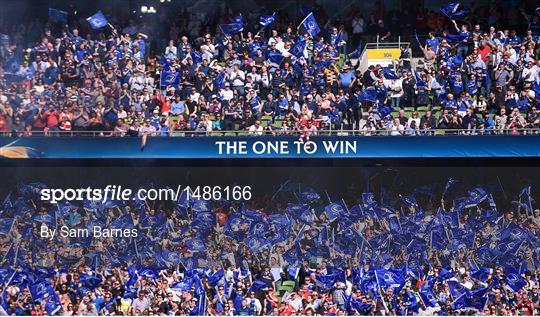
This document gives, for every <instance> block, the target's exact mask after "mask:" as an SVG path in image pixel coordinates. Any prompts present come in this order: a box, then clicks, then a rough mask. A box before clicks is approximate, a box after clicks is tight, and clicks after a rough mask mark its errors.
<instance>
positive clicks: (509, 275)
mask: <svg viewBox="0 0 540 317" xmlns="http://www.w3.org/2000/svg"><path fill="white" fill-rule="evenodd" d="M506 283H507V288H509V289H510V291H513V292H518V291H519V290H520V289H522V288H523V286H525V285H527V282H526V281H525V279H523V277H521V275H520V274H519V272H518V271H517V270H516V269H514V268H507V269H506Z"/></svg>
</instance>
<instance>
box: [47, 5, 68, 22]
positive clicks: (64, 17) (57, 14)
mask: <svg viewBox="0 0 540 317" xmlns="http://www.w3.org/2000/svg"><path fill="white" fill-rule="evenodd" d="M49 19H51V21H53V22H63V23H67V21H68V13H67V12H65V11H61V10H58V9H54V8H49Z"/></svg>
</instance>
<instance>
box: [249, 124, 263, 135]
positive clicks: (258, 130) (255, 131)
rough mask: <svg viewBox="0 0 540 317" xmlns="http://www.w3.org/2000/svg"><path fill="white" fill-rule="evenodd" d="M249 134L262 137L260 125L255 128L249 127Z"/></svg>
mask: <svg viewBox="0 0 540 317" xmlns="http://www.w3.org/2000/svg"><path fill="white" fill-rule="evenodd" d="M249 134H256V135H262V134H263V127H262V126H261V125H260V126H259V127H258V128H257V127H256V126H255V125H252V126H251V127H249Z"/></svg>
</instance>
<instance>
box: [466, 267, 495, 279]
mask: <svg viewBox="0 0 540 317" xmlns="http://www.w3.org/2000/svg"><path fill="white" fill-rule="evenodd" d="M491 274H493V269H490V268H485V267H482V268H479V269H478V270H476V271H474V272H473V273H472V274H471V277H472V278H475V279H477V280H480V281H482V282H485V281H487V279H488V277H489V275H491Z"/></svg>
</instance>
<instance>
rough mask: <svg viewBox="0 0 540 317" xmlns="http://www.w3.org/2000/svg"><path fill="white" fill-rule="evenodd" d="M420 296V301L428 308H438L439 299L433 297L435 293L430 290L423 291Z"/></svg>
mask: <svg viewBox="0 0 540 317" xmlns="http://www.w3.org/2000/svg"><path fill="white" fill-rule="evenodd" d="M418 295H420V300H422V302H423V303H424V306H426V307H435V306H437V298H436V297H435V295H433V292H432V291H431V290H429V289H423V290H420V291H419V292H418Z"/></svg>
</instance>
